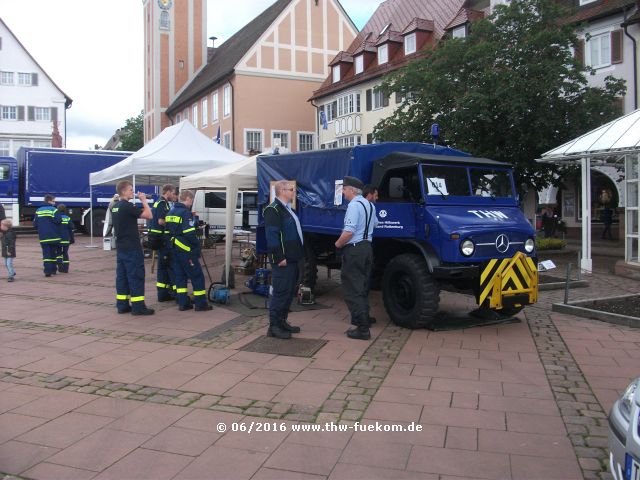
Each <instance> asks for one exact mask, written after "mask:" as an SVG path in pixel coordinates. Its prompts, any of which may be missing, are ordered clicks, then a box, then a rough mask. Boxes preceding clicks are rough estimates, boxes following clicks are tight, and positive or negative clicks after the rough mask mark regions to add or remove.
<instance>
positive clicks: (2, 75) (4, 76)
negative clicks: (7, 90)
mask: <svg viewBox="0 0 640 480" xmlns="http://www.w3.org/2000/svg"><path fill="white" fill-rule="evenodd" d="M0 84H2V85H13V72H0Z"/></svg>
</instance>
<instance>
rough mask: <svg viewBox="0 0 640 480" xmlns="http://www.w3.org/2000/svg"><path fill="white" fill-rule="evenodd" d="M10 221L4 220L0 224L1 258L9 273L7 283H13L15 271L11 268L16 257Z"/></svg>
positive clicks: (14, 233)
mask: <svg viewBox="0 0 640 480" xmlns="http://www.w3.org/2000/svg"><path fill="white" fill-rule="evenodd" d="M12 226H13V224H12V223H11V220H10V219H8V218H5V219H4V220H2V221H1V222H0V231H1V232H2V258H4V264H5V265H6V266H7V271H8V272H9V277H8V278H7V281H8V282H13V277H15V276H16V271H15V270H14V268H13V259H14V258H15V257H16V232H14V231H13V230H12V229H11V227H12Z"/></svg>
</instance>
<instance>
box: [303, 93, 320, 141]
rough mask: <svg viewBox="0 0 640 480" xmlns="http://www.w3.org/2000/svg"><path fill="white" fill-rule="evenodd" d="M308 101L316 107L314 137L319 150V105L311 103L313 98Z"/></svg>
mask: <svg viewBox="0 0 640 480" xmlns="http://www.w3.org/2000/svg"><path fill="white" fill-rule="evenodd" d="M309 102H310V103H311V105H312V106H314V107H315V109H316V138H317V142H318V150H320V120H319V118H320V107H318V105H316V104H315V103H313V99H311V100H309ZM299 149H300V145H298V150H299Z"/></svg>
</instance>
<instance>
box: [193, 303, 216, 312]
mask: <svg viewBox="0 0 640 480" xmlns="http://www.w3.org/2000/svg"><path fill="white" fill-rule="evenodd" d="M209 310H213V307H212V306H211V305H209V304H207V305H202V306H201V307H196V308H195V311H196V312H208V311H209Z"/></svg>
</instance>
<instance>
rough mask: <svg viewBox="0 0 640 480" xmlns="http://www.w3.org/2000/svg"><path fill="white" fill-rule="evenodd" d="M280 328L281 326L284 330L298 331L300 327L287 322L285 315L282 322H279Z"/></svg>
mask: <svg viewBox="0 0 640 480" xmlns="http://www.w3.org/2000/svg"><path fill="white" fill-rule="evenodd" d="M280 328H282V330H284V331H286V332H290V333H300V327H297V326H295V325H291V324H290V323H289V322H287V318H286V317H285V318H284V320H282V323H281V324H280Z"/></svg>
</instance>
